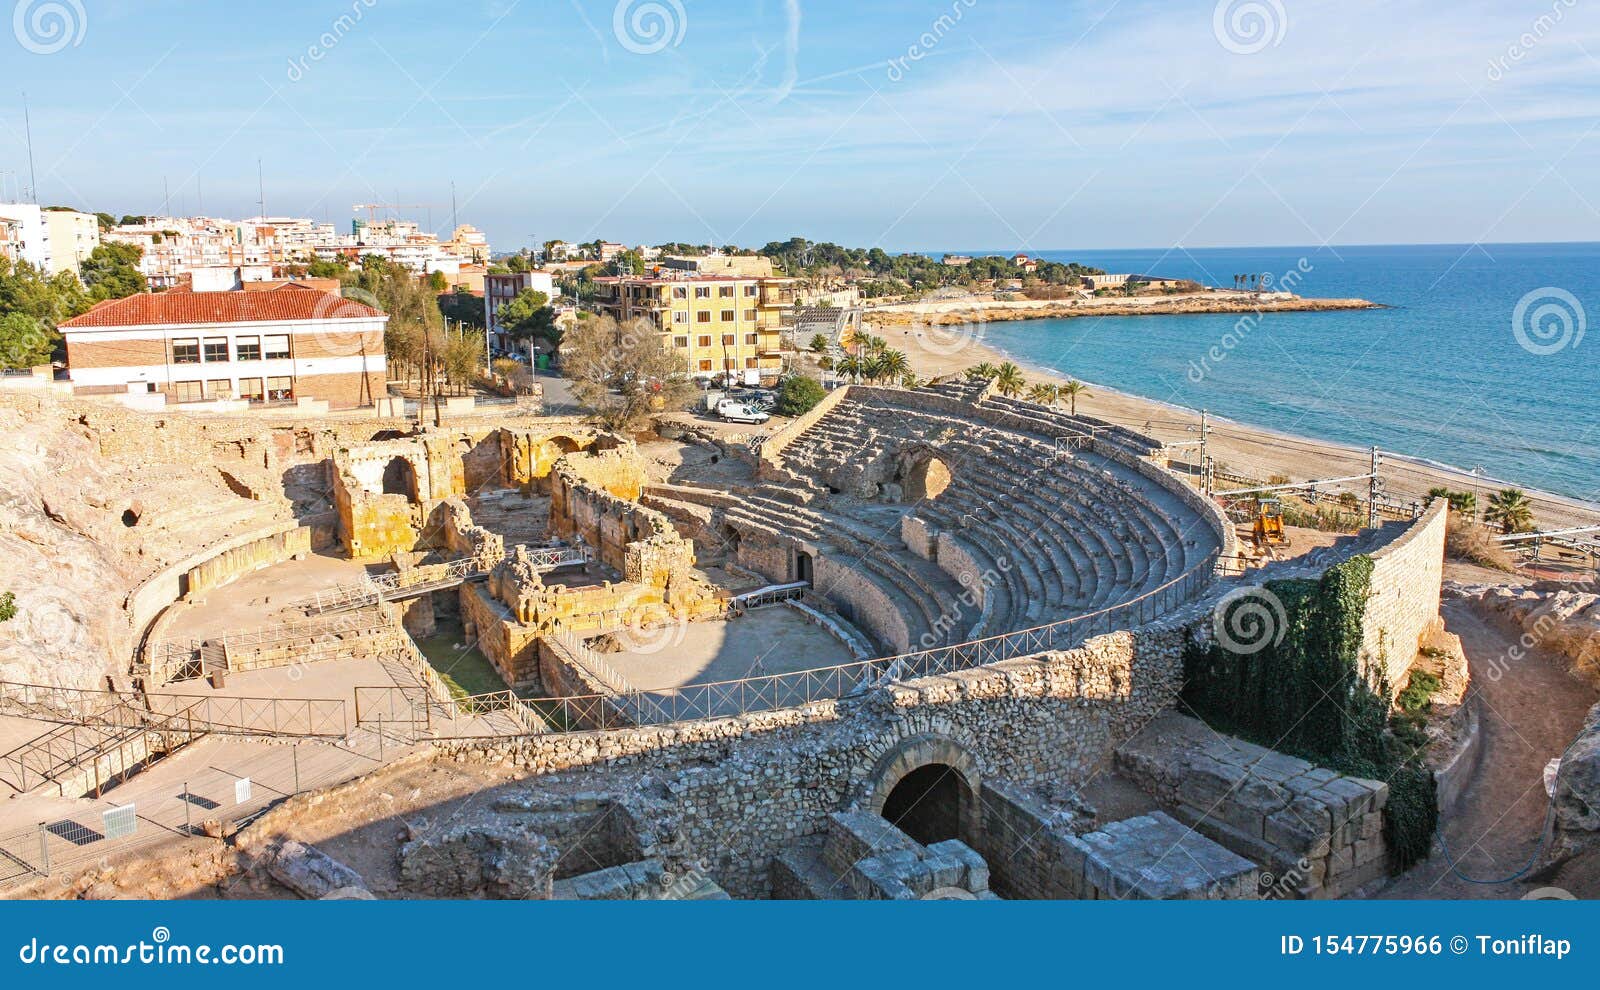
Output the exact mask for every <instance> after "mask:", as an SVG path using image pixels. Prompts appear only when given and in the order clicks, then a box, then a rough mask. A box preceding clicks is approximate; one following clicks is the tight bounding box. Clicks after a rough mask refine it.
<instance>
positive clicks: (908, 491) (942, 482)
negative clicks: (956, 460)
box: [890, 447, 953, 504]
mask: <svg viewBox="0 0 1600 990" xmlns="http://www.w3.org/2000/svg"><path fill="white" fill-rule="evenodd" d="M952 480H953V479H952V475H951V472H950V465H949V464H947V463H946V462H945V460H944V459H943V458H942V457H940V456H939V453H938V451H936V450H933V449H932V448H930V447H915V448H913V449H911V450H907V451H904V452H902V453H901V454H900V455H899V456H898V458H897V459H896V464H895V472H894V477H893V478H891V479H890V483H891V484H893V485H896V486H898V487H899V490H900V499H899V500H900V501H902V502H908V503H911V504H916V503H917V502H923V501H927V500H929V499H935V498H938V497H939V496H940V495H942V494H943V493H944V490H945V489H946V488H949V487H950V482H951V481H952Z"/></svg>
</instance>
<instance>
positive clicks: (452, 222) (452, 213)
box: [450, 179, 461, 237]
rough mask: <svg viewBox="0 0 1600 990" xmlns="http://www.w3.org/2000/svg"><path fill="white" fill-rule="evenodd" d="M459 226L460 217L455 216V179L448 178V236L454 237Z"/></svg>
mask: <svg viewBox="0 0 1600 990" xmlns="http://www.w3.org/2000/svg"><path fill="white" fill-rule="evenodd" d="M459 226H461V221H460V219H459V218H458V217H457V216H456V180H454V179H451V180H450V236H451V237H454V236H455V232H456V228H457V227H459Z"/></svg>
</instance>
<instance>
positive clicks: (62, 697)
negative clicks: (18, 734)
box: [0, 681, 348, 739]
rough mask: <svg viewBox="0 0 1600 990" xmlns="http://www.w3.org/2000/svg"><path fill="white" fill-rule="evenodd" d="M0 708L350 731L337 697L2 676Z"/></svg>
mask: <svg viewBox="0 0 1600 990" xmlns="http://www.w3.org/2000/svg"><path fill="white" fill-rule="evenodd" d="M0 708H4V709H12V710H16V711H18V712H20V713H21V714H24V715H27V716H28V717H30V718H33V719H36V720H39V721H44V722H55V723H57V724H61V725H92V724H104V722H105V720H106V718H107V716H106V714H105V713H106V712H108V711H111V710H113V709H120V710H125V711H132V712H146V713H149V714H150V715H152V716H155V717H157V718H161V717H167V716H171V715H175V714H177V713H178V712H180V711H186V712H188V713H189V715H190V718H191V719H192V721H193V722H194V724H195V726H196V727H197V728H203V729H205V730H206V731H207V732H213V733H218V734H221V735H241V736H293V737H297V738H330V739H334V738H339V737H341V736H344V735H345V734H346V732H347V731H348V726H347V724H346V723H347V719H346V711H345V709H346V705H345V702H344V701H343V700H341V699H338V698H258V697H225V696H220V695H203V694H200V695H197V694H159V693H149V694H143V693H139V692H133V691H89V690H84V689H80V688H60V687H50V686H48V685H43V684H24V683H20V682H16V681H0Z"/></svg>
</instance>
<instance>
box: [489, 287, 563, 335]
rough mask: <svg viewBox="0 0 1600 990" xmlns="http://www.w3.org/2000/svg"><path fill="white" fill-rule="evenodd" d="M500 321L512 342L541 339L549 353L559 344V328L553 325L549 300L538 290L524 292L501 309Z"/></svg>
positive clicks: (553, 314) (554, 315)
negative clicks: (549, 349)
mask: <svg viewBox="0 0 1600 990" xmlns="http://www.w3.org/2000/svg"><path fill="white" fill-rule="evenodd" d="M499 322H500V329H501V330H503V331H505V332H506V333H507V334H509V335H510V336H511V338H512V339H513V340H521V341H527V340H543V341H545V342H546V343H548V344H549V345H550V347H551V349H552V350H553V349H555V348H556V347H558V346H559V345H560V344H561V328H560V327H559V326H557V325H556V313H555V310H553V309H551V308H550V297H549V296H547V295H545V294H544V293H543V292H540V291H539V290H538V289H523V290H522V291H521V292H519V293H517V296H516V298H515V299H512V300H511V301H510V302H508V303H506V304H505V305H504V306H502V307H500V315H499Z"/></svg>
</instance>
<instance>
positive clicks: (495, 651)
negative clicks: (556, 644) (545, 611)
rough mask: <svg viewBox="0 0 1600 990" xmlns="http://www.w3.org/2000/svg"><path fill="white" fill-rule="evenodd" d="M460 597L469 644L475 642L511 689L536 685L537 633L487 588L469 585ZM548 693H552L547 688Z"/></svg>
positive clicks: (537, 660)
mask: <svg viewBox="0 0 1600 990" xmlns="http://www.w3.org/2000/svg"><path fill="white" fill-rule="evenodd" d="M460 595H461V622H462V625H463V626H464V627H465V630H466V632H465V636H466V639H467V641H468V642H472V641H474V639H475V640H476V642H477V644H478V649H479V651H481V652H482V653H483V655H484V656H485V657H487V658H488V660H489V662H490V663H491V664H493V665H494V669H495V672H496V673H498V674H499V675H500V679H501V680H503V681H505V682H506V684H507V685H508V686H510V687H524V686H528V685H533V684H537V683H538V682H539V653H538V630H537V629H535V628H534V627H532V626H527V625H523V624H522V623H520V622H517V621H516V618H515V616H513V615H512V614H511V612H510V610H508V609H507V608H506V607H505V605H503V604H502V603H501V602H499V601H498V600H497V599H496V598H495V597H494V595H493V594H492V593H491V592H490V590H489V588H488V587H487V586H486V585H482V584H474V583H472V582H468V583H466V584H463V585H462V586H461V590H460ZM545 693H549V689H548V688H547V689H546V692H545Z"/></svg>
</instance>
